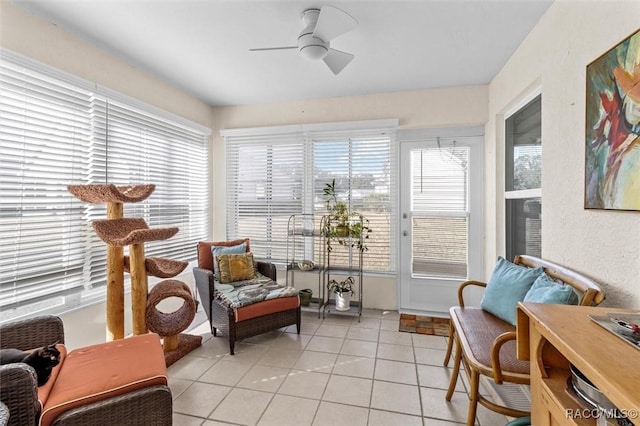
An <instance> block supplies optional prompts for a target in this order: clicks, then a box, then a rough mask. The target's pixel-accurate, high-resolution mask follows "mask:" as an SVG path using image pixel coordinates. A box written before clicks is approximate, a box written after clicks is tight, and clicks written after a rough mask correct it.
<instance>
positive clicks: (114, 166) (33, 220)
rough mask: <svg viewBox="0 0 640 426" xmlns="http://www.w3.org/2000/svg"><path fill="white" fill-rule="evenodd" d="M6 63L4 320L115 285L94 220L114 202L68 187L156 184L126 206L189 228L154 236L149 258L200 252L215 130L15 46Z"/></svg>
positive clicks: (0, 284)
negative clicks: (85, 198) (110, 92)
mask: <svg viewBox="0 0 640 426" xmlns="http://www.w3.org/2000/svg"><path fill="white" fill-rule="evenodd" d="M0 67H1V68H0V78H1V80H0V83H1V86H0V90H1V93H0V95H1V96H0V142H1V146H0V147H1V155H0V189H1V190H2V199H1V202H0V231H1V233H0V247H1V248H2V250H1V252H0V280H1V281H0V310H2V313H3V317H4V316H6V315H12V314H15V315H22V314H25V313H27V314H28V312H29V311H33V310H37V309H41V308H46V307H51V306H53V305H54V304H60V303H65V299H64V298H61V297H60V296H64V295H66V294H69V293H70V292H79V291H82V290H90V289H91V288H96V287H101V286H104V284H105V275H106V274H105V270H106V265H105V263H106V259H105V256H106V248H105V244H104V242H102V241H101V240H100V239H99V238H98V237H97V236H96V235H95V232H94V231H93V228H92V226H91V222H92V221H93V220H96V219H104V218H105V217H106V209H105V207H104V206H103V205H94V204H85V203H82V202H81V201H79V200H77V199H75V198H74V197H73V196H71V194H69V192H68V191H67V185H69V184H91V183H105V182H106V183H114V184H116V185H128V184H136V183H154V184H156V191H155V192H154V193H153V194H152V195H151V197H149V198H148V199H147V200H145V201H144V202H142V203H136V204H127V205H126V206H125V211H124V213H125V217H143V218H144V219H145V220H146V221H147V223H148V224H149V226H150V227H163V226H177V227H179V228H180V231H179V233H178V234H177V235H176V236H175V237H173V238H172V239H170V240H167V241H163V242H158V243H149V244H147V245H146V247H145V252H146V254H147V255H148V256H161V257H166V258H171V259H179V260H193V259H194V258H195V255H196V251H195V246H196V242H197V241H198V240H200V239H202V238H204V237H206V235H207V194H208V190H207V181H208V168H207V149H206V140H207V134H206V131H204V130H203V129H202V128H201V127H200V126H198V125H194V126H193V128H191V127H189V126H188V125H185V123H184V121H185V120H181V119H176V120H175V121H174V120H172V118H171V117H169V114H166V116H163V115H162V114H158V111H157V110H155V109H153V108H152V107H150V108H149V111H148V112H147V111H145V110H144V109H143V108H141V107H140V105H141V103H139V102H137V101H134V100H131V105H128V104H127V102H126V100H125V101H123V100H122V99H124V97H122V96H120V95H118V96H117V97H118V100H112V99H110V98H109V96H107V95H105V93H106V92H107V90H106V89H104V90H103V89H101V88H97V89H96V88H95V87H92V86H91V85H89V84H87V83H86V82H83V81H81V80H79V79H78V82H77V84H76V83H75V79H74V78H73V77H72V76H66V75H63V74H62V73H60V72H57V71H56V70H53V69H51V68H49V67H46V66H44V65H42V64H37V63H35V61H30V60H28V59H26V58H22V57H20V56H19V55H14V54H11V53H10V52H7V51H2V56H1V58H0ZM114 96H116V95H114ZM83 294H84V293H83ZM54 299H55V302H54ZM34 303H35V305H34ZM12 309H13V310H15V309H19V311H15V312H8V311H10V310H12ZM15 315H14V316H15ZM1 319H2V318H0V320H1Z"/></svg>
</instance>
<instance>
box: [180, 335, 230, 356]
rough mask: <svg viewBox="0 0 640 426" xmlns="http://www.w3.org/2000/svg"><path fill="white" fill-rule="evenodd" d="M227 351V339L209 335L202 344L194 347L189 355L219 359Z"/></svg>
mask: <svg viewBox="0 0 640 426" xmlns="http://www.w3.org/2000/svg"><path fill="white" fill-rule="evenodd" d="M228 353H229V341H228V340H227V339H226V338H224V337H220V336H218V337H211V338H210V339H208V340H207V341H206V342H203V343H202V346H200V347H199V348H196V349H194V350H193V351H191V352H190V353H189V356H199V357H203V358H215V359H220V358H222V357H223V356H225V355H226V354H228Z"/></svg>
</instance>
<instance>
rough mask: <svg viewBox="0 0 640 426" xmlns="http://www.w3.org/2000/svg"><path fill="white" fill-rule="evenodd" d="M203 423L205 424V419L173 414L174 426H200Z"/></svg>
mask: <svg viewBox="0 0 640 426" xmlns="http://www.w3.org/2000/svg"><path fill="white" fill-rule="evenodd" d="M202 422H204V419H203V418H201V417H192V416H185V415H184V414H178V413H173V426H200V425H201V424H202Z"/></svg>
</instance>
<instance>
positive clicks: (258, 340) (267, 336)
mask: <svg viewBox="0 0 640 426" xmlns="http://www.w3.org/2000/svg"><path fill="white" fill-rule="evenodd" d="M281 334H282V331H280V330H274V331H269V332H267V333H262V334H259V335H257V336H253V337H248V338H246V339H244V340H243V341H242V342H243V343H251V344H254V345H271V344H272V343H273V342H275V340H276V339H277V338H278V337H280V335H281Z"/></svg>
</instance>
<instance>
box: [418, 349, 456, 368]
mask: <svg viewBox="0 0 640 426" xmlns="http://www.w3.org/2000/svg"><path fill="white" fill-rule="evenodd" d="M413 353H414V354H415V356H416V362H417V363H418V364H428V365H437V366H441V365H444V364H443V362H444V354H445V353H446V351H443V350H441V349H430V348H418V347H415V346H414V348H413ZM449 367H453V357H451V360H449Z"/></svg>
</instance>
